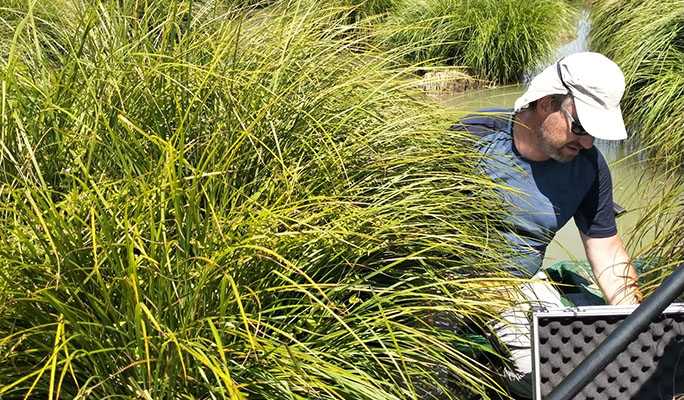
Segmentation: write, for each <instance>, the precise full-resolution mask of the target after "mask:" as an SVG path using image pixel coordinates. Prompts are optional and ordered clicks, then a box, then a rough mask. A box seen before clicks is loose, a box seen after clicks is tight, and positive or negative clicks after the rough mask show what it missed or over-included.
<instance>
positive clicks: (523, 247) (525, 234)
mask: <svg viewBox="0 0 684 400" xmlns="http://www.w3.org/2000/svg"><path fill="white" fill-rule="evenodd" d="M479 112H488V113H491V114H489V115H471V116H467V117H465V118H463V119H462V120H461V121H460V123H459V124H456V125H454V126H452V127H451V128H450V129H451V130H459V131H461V130H464V131H468V132H470V133H473V134H475V135H478V136H480V137H481V139H480V140H479V141H478V148H479V149H480V150H481V151H482V152H483V153H485V154H488V155H489V156H490V157H487V158H484V159H483V160H482V163H481V168H482V169H483V170H484V171H485V172H486V173H487V174H488V175H489V176H491V177H492V178H494V180H495V181H498V182H502V183H503V184H504V185H505V186H506V187H507V188H509V190H502V191H500V194H501V196H502V198H503V200H504V201H505V202H506V204H507V206H508V210H509V213H510V214H511V220H510V223H511V225H512V227H513V229H512V230H511V231H507V232H504V234H505V235H506V236H507V238H508V239H509V240H510V241H511V242H512V243H513V245H514V246H516V249H515V250H516V253H517V254H519V255H520V257H519V258H518V257H516V259H515V260H512V264H516V265H515V267H516V269H518V267H523V268H522V269H521V271H518V272H523V274H524V275H526V274H525V273H524V272H527V271H529V273H532V274H534V273H535V272H536V271H537V270H538V269H539V268H540V266H541V263H542V260H543V257H544V253H545V251H546V247H547V246H548V244H549V243H550V242H551V240H552V239H553V237H554V236H555V234H556V232H558V231H559V230H560V229H561V228H562V227H563V226H564V225H565V224H566V223H567V222H568V221H569V220H570V218H574V220H575V224H576V225H577V227H578V228H579V230H580V231H581V232H582V233H584V234H585V235H587V236H589V237H609V236H613V235H615V234H616V233H617V227H616V224H615V215H614V212H613V193H612V186H613V185H612V180H611V177H610V171H609V169H608V165H607V164H606V161H605V159H604V158H603V156H602V155H601V153H600V152H599V151H598V149H596V147H592V148H591V149H588V150H586V149H583V150H581V151H580V153H579V154H578V155H577V156H576V157H575V158H574V159H572V160H571V161H570V162H567V163H561V162H558V161H555V160H552V159H550V160H547V161H531V160H528V159H526V158H524V157H522V156H521V155H520V153H518V150H517V149H516V148H515V145H514V142H513V136H512V115H513V113H512V111H511V110H502V109H486V110H480V111H479ZM514 272H516V271H514Z"/></svg>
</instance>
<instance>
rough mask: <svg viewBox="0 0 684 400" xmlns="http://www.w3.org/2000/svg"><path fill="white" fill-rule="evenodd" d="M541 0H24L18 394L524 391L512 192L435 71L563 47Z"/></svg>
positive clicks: (7, 101)
mask: <svg viewBox="0 0 684 400" xmlns="http://www.w3.org/2000/svg"><path fill="white" fill-rule="evenodd" d="M466 4H468V5H469V7H465V8H464V5H466ZM534 4H537V3H535V2H527V1H521V0H517V1H514V0H504V1H501V0H491V1H485V0H477V1H474V0H473V1H470V2H453V1H432V2H418V3H413V2H410V1H399V0H373V1H359V0H350V1H343V0H336V1H332V2H330V1H317V0H289V1H288V0H272V1H252V0H241V1H200V0H194V1H177V0H148V1H145V2H141V1H135V0H105V1H99V2H93V1H90V0H59V1H44V0H37V1H30V2H26V1H23V0H7V1H5V2H4V3H3V6H2V7H0V21H1V22H2V24H0V78H1V79H2V83H1V84H2V98H1V104H0V135H1V137H0V142H1V144H2V148H1V149H0V167H1V171H2V174H1V175H0V196H2V205H3V206H2V209H0V300H2V302H1V303H0V398H2V399H8V400H13V399H24V398H46V399H55V400H56V399H59V398H63V399H102V398H139V399H164V398H169V399H171V398H174V399H201V398H224V399H272V400H282V399H293V400H294V399H368V400H371V399H372V400H375V399H387V400H390V399H391V400H396V399H416V398H420V399H422V398H429V396H433V398H453V399H471V398H472V399H478V400H479V399H498V398H506V394H505V391H504V389H502V388H501V387H500V386H499V384H498V383H497V382H498V380H497V367H498V366H500V365H501V364H502V363H503V362H505V360H503V359H502V356H501V355H500V354H499V353H497V352H495V351H494V350H493V349H492V347H491V346H489V345H488V344H487V343H483V342H482V338H483V336H484V335H486V334H487V333H488V329H489V328H488V326H489V325H488V323H489V322H491V321H495V320H496V319H497V318H498V312H499V310H501V309H504V308H507V307H510V305H511V300H510V298H509V297H508V294H507V292H506V291H505V290H503V288H505V287H510V286H511V285H513V284H515V283H516V282H517V281H516V280H515V278H512V277H511V276H510V275H508V274H506V273H505V271H503V270H502V268H500V267H499V266H500V265H503V264H505V260H507V259H508V258H509V257H508V254H507V253H506V251H507V250H506V249H507V246H505V244H504V243H503V238H502V236H501V233H500V230H501V229H503V228H504V227H505V224H504V219H505V215H504V210H503V209H502V207H501V205H500V204H499V201H498V197H497V196H496V192H497V190H501V188H499V187H498V186H497V185H496V184H495V183H493V182H492V181H491V180H490V179H488V178H487V177H485V176H482V174H480V173H478V172H477V171H478V170H477V168H476V167H475V166H476V165H477V163H478V160H479V159H480V157H481V155H480V154H479V153H477V152H476V151H475V150H474V149H473V147H472V138H470V137H465V136H463V135H462V134H459V133H456V132H450V131H447V130H445V129H444V128H445V127H446V126H449V125H450V124H451V123H452V122H453V120H455V119H456V118H457V117H458V116H459V112H455V111H453V110H446V109H443V108H440V107H438V106H436V105H435V104H434V102H432V101H430V100H429V99H427V98H426V96H425V95H424V93H423V92H422V90H423V89H421V84H424V83H425V82H426V81H427V82H430V81H431V80H432V79H434V80H435V81H440V80H441V77H440V76H439V75H430V74H440V73H442V72H448V73H449V74H464V75H463V76H464V78H463V81H462V82H485V81H486V82H495V83H502V82H508V81H511V80H516V79H519V78H520V77H521V76H522V73H524V72H525V71H526V70H527V69H529V68H530V67H531V66H533V65H535V64H536V63H543V62H546V61H547V60H546V59H545V58H546V57H548V56H550V54H548V53H547V52H549V51H551V50H552V49H553V48H554V45H553V43H554V40H556V39H555V38H557V37H559V36H563V34H562V33H561V32H563V31H564V30H565V29H566V28H568V27H569V26H570V24H569V21H570V20H572V13H571V12H570V11H569V10H570V8H569V7H570V6H569V5H568V3H566V2H563V1H551V0H544V1H542V2H538V4H537V6H538V7H539V9H535V8H534V7H533V6H534ZM459 7H460V8H459ZM543 7H547V9H546V10H544V9H542V8H543ZM549 9H552V10H555V11H554V12H549V11H548V10H549ZM440 10H441V11H442V13H441V14H440V12H439V11H440ZM419 12H422V13H424V15H423V17H421V15H420V13H419ZM428 14H429V18H424V17H425V15H428ZM566 19H567V20H566ZM537 57H538V58H537ZM425 75H427V76H428V77H427V79H426V78H425V77H424V76H425ZM466 76H467V78H466ZM471 77H477V78H471ZM477 84H478V83H472V85H477ZM458 85H460V86H459V88H463V87H467V86H468V85H471V83H461V82H460V83H458Z"/></svg>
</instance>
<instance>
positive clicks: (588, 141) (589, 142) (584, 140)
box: [579, 135, 596, 149]
mask: <svg viewBox="0 0 684 400" xmlns="http://www.w3.org/2000/svg"><path fill="white" fill-rule="evenodd" d="M594 140H596V138H594V137H593V136H591V135H584V136H580V137H579V143H580V144H581V145H582V147H583V148H585V149H591V147H592V146H593V145H594Z"/></svg>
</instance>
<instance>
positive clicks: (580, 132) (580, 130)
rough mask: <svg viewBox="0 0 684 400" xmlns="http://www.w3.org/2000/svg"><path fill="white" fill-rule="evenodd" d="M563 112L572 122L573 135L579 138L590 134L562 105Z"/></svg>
mask: <svg viewBox="0 0 684 400" xmlns="http://www.w3.org/2000/svg"><path fill="white" fill-rule="evenodd" d="M561 110H563V112H564V113H565V115H567V116H568V119H569V120H570V130H571V131H572V133H574V134H575V135H577V136H584V135H588V134H589V132H587V131H585V130H584V127H583V126H582V124H580V123H579V121H575V119H574V118H573V117H572V115H570V113H569V112H568V110H566V109H565V106H564V105H562V104H561Z"/></svg>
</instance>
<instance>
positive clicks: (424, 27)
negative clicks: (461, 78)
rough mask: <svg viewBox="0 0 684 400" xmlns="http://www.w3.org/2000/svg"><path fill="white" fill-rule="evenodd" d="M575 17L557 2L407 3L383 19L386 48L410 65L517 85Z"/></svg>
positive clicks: (474, 0)
mask: <svg viewBox="0 0 684 400" xmlns="http://www.w3.org/2000/svg"><path fill="white" fill-rule="evenodd" d="M575 16H576V13H575V11H574V9H573V8H572V7H571V6H570V5H569V4H568V3H567V2H566V1H560V0H544V1H536V2H530V1H522V0H504V1H491V0H470V1H448V0H437V1H422V2H405V3H404V4H403V7H400V8H399V9H398V10H397V11H396V12H395V13H393V14H392V15H391V16H390V17H389V18H388V20H387V32H386V33H385V35H384V45H385V46H386V47H387V48H390V49H391V48H395V47H396V48H398V49H399V50H400V51H404V52H405V54H404V56H405V57H407V58H408V59H410V60H412V61H414V62H423V63H425V64H427V65H456V66H466V67H467V68H468V69H469V71H470V73H471V74H473V75H475V76H477V77H479V78H485V79H488V80H491V81H494V82H500V83H501V82H515V81H520V80H521V79H522V78H523V74H524V73H525V72H527V71H530V70H532V69H534V67H537V66H539V65H540V64H543V63H545V62H546V61H548V60H547V59H548V58H549V57H550V56H551V55H552V54H553V50H554V49H555V48H556V47H557V46H558V44H559V41H560V40H561V39H560V38H562V37H567V35H568V33H570V32H572V21H573V18H574V17H575Z"/></svg>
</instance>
